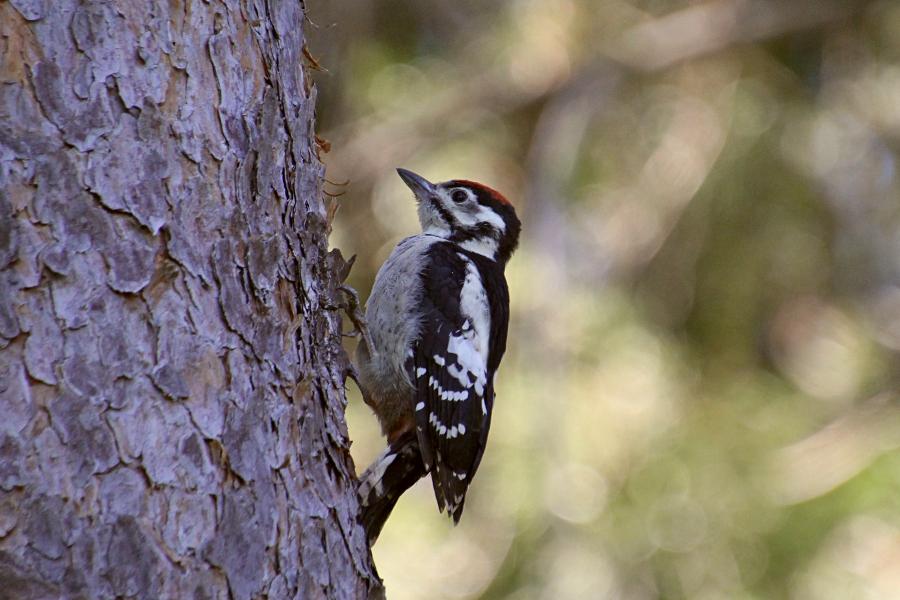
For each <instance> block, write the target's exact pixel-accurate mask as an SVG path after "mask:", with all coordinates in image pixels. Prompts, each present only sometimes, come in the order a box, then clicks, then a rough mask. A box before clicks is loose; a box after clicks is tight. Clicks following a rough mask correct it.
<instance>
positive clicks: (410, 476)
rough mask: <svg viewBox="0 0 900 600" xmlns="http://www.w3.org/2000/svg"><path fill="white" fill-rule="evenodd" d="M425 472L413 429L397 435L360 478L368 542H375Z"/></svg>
mask: <svg viewBox="0 0 900 600" xmlns="http://www.w3.org/2000/svg"><path fill="white" fill-rule="evenodd" d="M426 473H427V471H426V470H425V465H424V463H423V462H422V455H421V453H420V451H419V442H418V439H417V438H416V433H415V431H410V432H408V433H405V434H404V435H402V436H400V437H399V438H397V439H396V440H394V442H393V443H392V444H391V445H390V446H388V447H387V449H385V451H384V452H382V453H381V454H380V455H379V456H378V458H376V459H375V462H374V463H372V466H370V467H369V468H368V469H366V471H365V473H363V474H362V475H361V476H360V478H359V488H358V493H359V503H360V510H361V516H360V520H361V521H362V524H363V527H364V528H365V530H366V537H367V538H368V539H369V544H374V543H375V540H376V539H378V534H379V533H381V528H382V527H383V526H384V523H385V521H387V518H388V517H389V516H390V514H391V511H392V510H393V509H394V505H395V504H397V500H398V499H399V498H400V496H401V495H402V494H403V492H405V491H406V490H408V489H409V488H410V487H412V485H413V484H414V483H415V482H417V481H418V480H419V479H421V478H422V477H424V476H425V474H426Z"/></svg>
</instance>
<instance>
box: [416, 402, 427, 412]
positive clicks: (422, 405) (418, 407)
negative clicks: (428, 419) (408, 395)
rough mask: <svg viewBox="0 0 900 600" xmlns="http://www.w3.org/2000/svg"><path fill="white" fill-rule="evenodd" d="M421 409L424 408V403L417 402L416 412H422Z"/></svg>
mask: <svg viewBox="0 0 900 600" xmlns="http://www.w3.org/2000/svg"><path fill="white" fill-rule="evenodd" d="M423 408H425V403H424V402H419V403H418V404H416V410H417V411H419V410H422V409H423Z"/></svg>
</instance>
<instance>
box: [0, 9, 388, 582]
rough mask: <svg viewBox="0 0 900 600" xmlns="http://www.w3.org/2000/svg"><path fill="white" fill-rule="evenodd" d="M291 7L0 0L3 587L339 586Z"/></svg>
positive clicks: (311, 97) (319, 225)
mask: <svg viewBox="0 0 900 600" xmlns="http://www.w3.org/2000/svg"><path fill="white" fill-rule="evenodd" d="M303 18H304V16H303V6H302V4H301V3H300V2H297V1H296V0H283V1H280V0H241V1H238V0H230V1H227V0H226V1H225V2H222V3H207V2H192V1H190V0H185V1H184V2H181V1H180V0H171V1H170V2H99V1H98V2H79V1H77V0H10V1H8V2H3V1H0V190H2V194H0V598H16V599H23V598H59V597H62V598H89V599H94V598H113V597H127V598H236V599H241V598H253V597H262V596H266V597H268V598H302V599H310V598H358V597H366V596H377V595H379V594H380V593H381V587H380V582H379V580H378V577H377V575H376V574H375V572H374V569H373V567H372V565H371V557H370V554H369V550H368V547H367V545H366V542H365V539H364V535H363V531H362V529H361V527H359V526H358V524H357V522H356V514H357V502H356V496H355V477H354V469H353V463H352V461H351V459H350V455H349V452H348V449H349V440H348V436H347V431H346V427H345V423H344V420H343V411H344V405H345V402H346V400H345V397H344V393H343V385H344V381H345V377H346V374H347V370H348V366H349V362H348V360H347V357H346V355H345V353H344V351H343V350H342V348H341V336H340V314H339V312H338V308H337V306H338V305H339V304H340V299H341V297H340V292H339V291H338V289H337V286H338V285H340V280H341V279H342V276H343V275H344V271H345V270H346V269H345V263H344V262H343V260H342V259H341V258H340V255H339V254H338V253H336V252H335V253H331V254H329V253H327V235H328V229H329V223H328V215H327V211H326V209H325V206H324V203H323V200H322V194H321V181H322V176H323V168H322V165H321V164H320V163H319V161H318V159H317V154H316V146H315V140H314V133H313V109H314V103H315V93H314V89H313V86H312V84H311V82H310V80H309V78H308V77H307V75H306V74H305V73H304V71H303V68H302V61H303V56H304V52H303V48H304V38H303V30H302V25H303Z"/></svg>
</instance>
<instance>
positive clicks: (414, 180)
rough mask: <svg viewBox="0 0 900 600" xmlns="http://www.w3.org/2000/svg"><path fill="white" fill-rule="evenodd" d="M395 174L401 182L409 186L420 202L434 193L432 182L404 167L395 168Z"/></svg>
mask: <svg viewBox="0 0 900 600" xmlns="http://www.w3.org/2000/svg"><path fill="white" fill-rule="evenodd" d="M397 174H398V175H400V179H402V180H403V183H405V184H406V185H408V186H409V189H411V190H412V191H413V194H415V195H416V200H418V201H419V202H422V201H423V200H427V199H428V198H430V197H431V196H433V195H434V184H433V183H431V182H430V181H428V180H427V179H425V178H424V177H422V176H421V175H417V174H415V173H413V172H412V171H408V170H406V169H397Z"/></svg>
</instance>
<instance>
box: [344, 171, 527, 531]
mask: <svg viewBox="0 0 900 600" xmlns="http://www.w3.org/2000/svg"><path fill="white" fill-rule="evenodd" d="M397 172H398V173H399V175H400V177H401V178H402V179H403V181H404V182H405V183H406V185H407V186H409V187H410V188H411V189H412V191H413V194H414V195H415V198H416V201H417V202H418V213H419V222H420V223H421V225H422V233H420V234H418V235H414V236H412V237H408V238H406V239H404V240H403V241H401V242H400V243H399V244H398V245H397V247H396V248H394V251H393V252H392V253H391V255H390V257H389V258H388V259H387V262H385V263H384V265H382V267H381V269H380V270H379V271H378V275H377V276H376V278H375V284H374V286H373V287H372V293H371V295H370V296H369V300H368V302H367V303H366V322H367V324H368V325H367V326H368V331H369V334H370V339H371V343H372V348H371V349H369V348H368V347H367V345H366V344H360V346H359V349H358V351H357V361H358V366H359V375H360V378H359V379H360V383H361V384H362V385H361V387H362V389H363V396H364V398H365V401H366V403H367V404H368V405H369V406H370V407H371V408H372V409H373V410H374V412H375V414H376V415H377V417H378V420H379V421H380V423H381V428H382V431H383V432H384V434H385V435H386V436H387V440H388V447H387V449H386V450H385V451H384V452H383V453H382V454H381V455H380V456H379V457H378V458H377V459H376V460H375V462H374V463H373V464H372V466H371V467H369V468H368V469H367V470H366V472H365V473H363V475H362V476H361V477H360V485H359V497H360V504H361V508H362V516H361V520H362V523H363V525H364V526H365V529H366V535H367V536H368V538H369V541H370V543H373V542H374V541H375V539H377V537H378V534H379V533H380V532H381V528H382V526H383V525H384V522H385V520H387V518H388V515H390V512H391V510H392V509H393V508H394V505H395V504H396V502H397V499H398V498H399V497H400V495H401V494H402V493H403V492H405V491H406V490H407V489H408V488H409V487H410V486H412V485H413V484H414V483H415V482H416V481H418V480H419V479H420V478H421V477H424V476H425V475H426V474H428V473H431V481H432V484H433V486H434V495H435V498H436V500H437V504H438V508H439V509H440V510H441V511H442V512H443V511H444V509H445V508H446V510H447V513H448V515H449V516H450V518H451V519H453V522H454V523H457V522H459V518H460V516H461V515H462V511H463V504H464V502H465V499H466V490H467V489H468V487H469V484H470V483H471V482H472V477H473V476H474V475H475V471H476V470H477V469H478V464H479V463H480V462H481V457H482V454H483V453H484V448H485V444H486V443H487V436H488V429H489V427H490V424H491V410H492V408H493V405H494V375H495V374H496V372H497V367H499V366H500V359H501V358H503V353H504V351H505V350H506V333H507V325H508V322H509V291H508V289H507V286H506V278H505V276H504V268H505V266H506V263H507V261H508V260H509V258H510V256H511V255H512V253H513V251H514V250H515V249H516V246H517V244H518V240H519V231H520V229H521V224H520V222H519V219H518V217H517V216H516V211H515V209H514V208H513V206H512V205H511V204H510V203H509V201H507V200H506V198H504V197H503V196H502V195H501V194H500V193H499V192H497V191H496V190H493V189H491V188H489V187H487V186H486V185H482V184H480V183H475V182H473V181H466V180H460V179H458V180H453V181H447V182H444V183H437V184H434V183H430V182H429V181H427V180H426V179H425V178H423V177H421V176H419V175H417V174H415V173H413V172H411V171H407V170H406V169H397Z"/></svg>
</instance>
